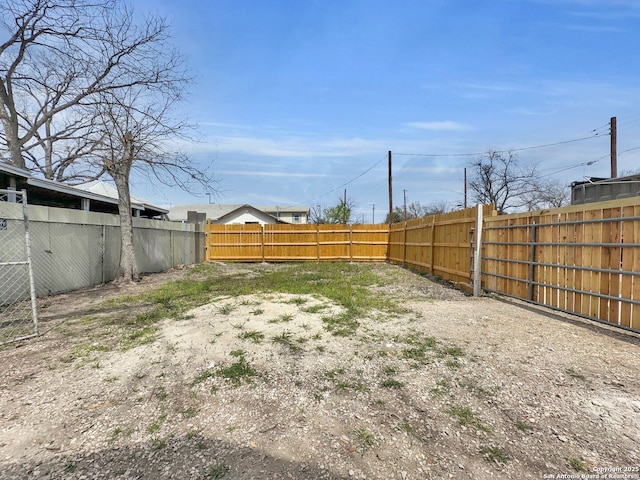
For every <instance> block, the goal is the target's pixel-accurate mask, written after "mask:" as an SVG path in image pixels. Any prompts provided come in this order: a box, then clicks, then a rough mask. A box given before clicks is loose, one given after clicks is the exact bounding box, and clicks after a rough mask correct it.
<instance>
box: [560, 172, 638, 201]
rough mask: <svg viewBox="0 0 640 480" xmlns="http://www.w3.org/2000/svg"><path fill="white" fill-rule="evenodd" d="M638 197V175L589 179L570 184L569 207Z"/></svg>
mask: <svg viewBox="0 0 640 480" xmlns="http://www.w3.org/2000/svg"><path fill="white" fill-rule="evenodd" d="M637 196H640V175H629V176H627V177H617V178H596V177H591V178H589V179H588V180H586V181H584V182H582V181H581V182H573V183H572V184H571V205H582V204H584V203H593V202H604V201H607V200H618V199H621V198H629V197H637Z"/></svg>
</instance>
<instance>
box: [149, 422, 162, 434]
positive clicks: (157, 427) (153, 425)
mask: <svg viewBox="0 0 640 480" xmlns="http://www.w3.org/2000/svg"><path fill="white" fill-rule="evenodd" d="M159 431H160V423H159V422H153V423H151V424H149V426H148V427H147V432H148V433H151V434H154V433H157V432H159Z"/></svg>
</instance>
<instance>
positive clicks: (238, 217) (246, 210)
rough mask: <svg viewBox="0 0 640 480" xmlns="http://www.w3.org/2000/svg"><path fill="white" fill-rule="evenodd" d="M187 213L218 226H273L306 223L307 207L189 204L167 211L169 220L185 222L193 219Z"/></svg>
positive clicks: (307, 219) (307, 218)
mask: <svg viewBox="0 0 640 480" xmlns="http://www.w3.org/2000/svg"><path fill="white" fill-rule="evenodd" d="M189 212H198V214H200V216H201V217H203V218H205V219H207V220H210V221H211V222H212V223H219V224H227V225H230V224H250V223H254V224H261V225H264V224H273V223H301V224H302V223H308V221H309V213H310V212H309V208H307V207H277V206H275V207H253V206H251V205H248V204H227V205H225V204H191V205H176V206H175V207H172V208H171V209H169V213H168V217H169V219H170V220H173V221H179V222H186V221H189V220H190V218H193V217H194V216H193V213H192V215H191V217H190V215H189Z"/></svg>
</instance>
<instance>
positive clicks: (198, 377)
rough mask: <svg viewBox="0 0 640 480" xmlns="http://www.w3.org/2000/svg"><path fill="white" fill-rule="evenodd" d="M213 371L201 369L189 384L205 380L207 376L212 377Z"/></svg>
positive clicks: (193, 385)
mask: <svg viewBox="0 0 640 480" xmlns="http://www.w3.org/2000/svg"><path fill="white" fill-rule="evenodd" d="M214 376H215V372H214V371H213V370H203V371H202V372H200V373H199V374H197V375H196V377H195V378H194V379H193V380H192V381H191V386H192V387H195V386H196V385H198V384H199V383H202V382H205V381H207V380H208V379H209V378H211V377H214Z"/></svg>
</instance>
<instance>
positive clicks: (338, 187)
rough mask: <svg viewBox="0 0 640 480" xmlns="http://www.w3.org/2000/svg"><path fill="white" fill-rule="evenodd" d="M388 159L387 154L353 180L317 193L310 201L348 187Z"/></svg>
mask: <svg viewBox="0 0 640 480" xmlns="http://www.w3.org/2000/svg"><path fill="white" fill-rule="evenodd" d="M386 159H387V157H386V156H385V157H384V158H383V159H382V160H380V161H379V162H377V163H374V164H373V165H371V166H370V167H369V168H367V169H366V170H365V171H364V172H362V173H361V174H360V175H357V176H355V177H353V178H352V179H351V180H349V181H347V182H345V183H343V184H342V185H338V186H337V187H335V188H333V189H331V190H329V191H328V192H325V193H323V194H321V195H317V196H316V197H314V198H312V199H311V200H309V203H313V202H315V201H316V200H318V199H319V198H322V197H324V196H326V195H329V194H330V193H333V192H335V191H336V190H340V189H342V188H344V187H346V186H347V185H349V184H351V183H353V182H355V181H356V180H357V179H359V178H360V177H363V176H364V175H366V174H367V173H369V172H370V171H371V170H373V169H374V168H376V167H377V166H378V165H380V164H381V163H382V162H384V161H385V160H386Z"/></svg>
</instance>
